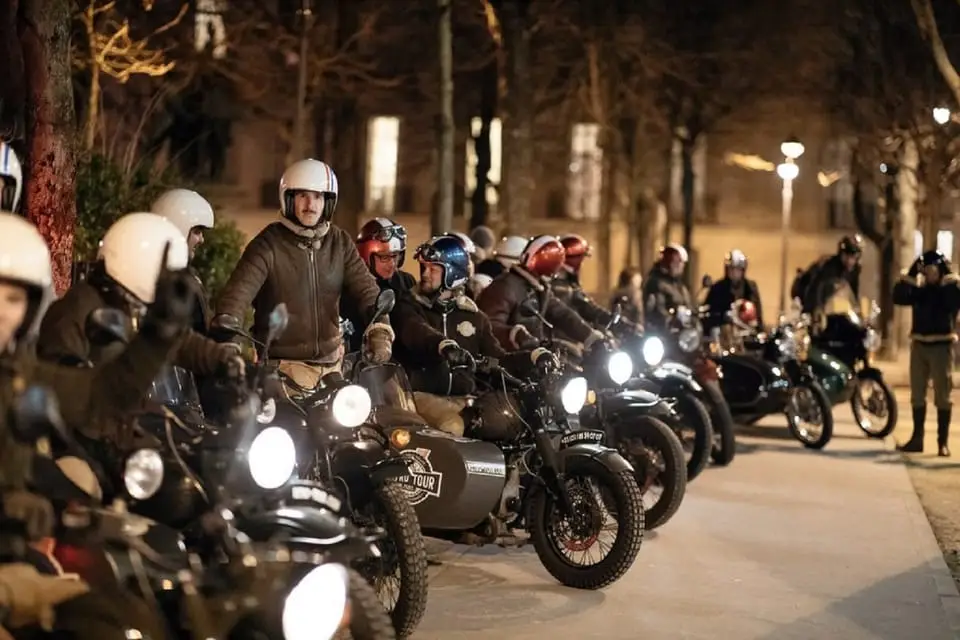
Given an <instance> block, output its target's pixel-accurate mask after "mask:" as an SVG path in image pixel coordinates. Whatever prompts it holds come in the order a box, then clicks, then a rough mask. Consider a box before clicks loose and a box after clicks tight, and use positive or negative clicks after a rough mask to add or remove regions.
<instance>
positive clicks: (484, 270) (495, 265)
mask: <svg viewBox="0 0 960 640" xmlns="http://www.w3.org/2000/svg"><path fill="white" fill-rule="evenodd" d="M506 270H507V268H506V267H505V266H503V263H502V262H500V261H499V260H497V259H496V258H487V259H486V260H481V261H480V263H479V264H477V273H480V274H483V275H485V276H490V277H491V278H496V277H497V276H499V275H500V274H501V273H503V272H504V271H506Z"/></svg>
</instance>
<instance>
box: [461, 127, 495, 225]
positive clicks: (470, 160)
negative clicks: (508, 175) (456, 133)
mask: <svg viewBox="0 0 960 640" xmlns="http://www.w3.org/2000/svg"><path fill="white" fill-rule="evenodd" d="M482 125H483V121H482V120H481V119H480V118H474V119H472V120H471V121H470V138H468V139H467V175H466V182H465V184H466V186H467V194H473V192H474V191H475V190H476V188H477V150H476V147H475V146H474V139H475V138H476V137H477V136H479V135H480V127H481V126H482ZM502 131H503V129H502V128H501V126H500V118H494V119H493V120H491V121H490V171H488V172H487V204H488V205H491V206H493V205H496V204H497V202H499V198H498V195H497V185H499V184H500V175H501V174H500V169H501V166H502V165H501V161H502V158H503V155H502V153H503V152H502V147H501V146H500V145H501V139H502V138H501V136H502Z"/></svg>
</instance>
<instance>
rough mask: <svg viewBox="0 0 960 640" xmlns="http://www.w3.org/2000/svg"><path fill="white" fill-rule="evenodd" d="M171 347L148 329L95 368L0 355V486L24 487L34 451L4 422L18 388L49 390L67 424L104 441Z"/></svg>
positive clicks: (24, 354)
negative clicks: (17, 437)
mask: <svg viewBox="0 0 960 640" xmlns="http://www.w3.org/2000/svg"><path fill="white" fill-rule="evenodd" d="M173 348H174V345H173V343H171V342H169V341H167V340H163V339H161V338H159V337H157V336H154V335H152V334H151V333H149V332H144V333H141V334H139V335H137V336H136V337H135V338H134V339H133V340H132V341H131V342H130V344H129V345H128V346H127V348H126V349H125V350H124V351H123V352H122V353H121V354H120V355H119V356H118V357H117V358H115V359H114V360H112V361H111V362H107V363H104V364H103V365H101V366H98V367H95V368H92V369H91V368H83V369H81V368H76V367H62V366H59V365H56V364H53V363H49V362H43V361H40V360H37V359H36V357H34V356H33V355H32V354H30V353H28V352H20V353H18V354H16V355H6V356H3V357H0V424H2V427H0V487H3V488H11V487H12V488H23V486H24V484H23V483H24V482H25V481H26V479H27V474H28V473H29V468H30V459H31V457H32V454H31V451H30V449H28V448H26V447H24V446H23V445H20V444H18V443H17V442H16V441H15V440H13V437H12V435H11V434H10V429H9V425H7V423H6V421H7V420H8V419H9V416H10V412H9V410H10V409H11V408H12V406H13V403H14V401H15V397H16V391H15V387H18V386H23V385H25V384H26V385H30V384H39V385H43V386H45V387H47V388H49V389H50V390H51V391H52V392H53V393H54V395H55V396H56V397H57V399H58V400H59V404H60V413H61V415H62V417H63V421H64V424H65V425H66V426H67V428H68V429H71V430H75V431H78V432H80V433H81V434H83V435H84V436H86V437H88V438H93V439H100V438H102V437H104V436H107V435H109V434H111V433H112V432H114V430H115V429H117V425H118V421H119V420H120V419H121V418H122V417H123V416H124V415H125V414H128V413H130V412H132V411H135V410H136V409H137V408H138V407H139V406H140V402H141V400H142V398H143V397H144V395H146V393H147V390H148V389H149V388H150V383H151V382H152V381H153V379H154V377H155V376H156V375H157V373H158V372H159V371H160V369H161V368H162V367H163V365H164V364H165V363H166V361H167V359H168V357H169V355H170V354H171V352H172V350H173Z"/></svg>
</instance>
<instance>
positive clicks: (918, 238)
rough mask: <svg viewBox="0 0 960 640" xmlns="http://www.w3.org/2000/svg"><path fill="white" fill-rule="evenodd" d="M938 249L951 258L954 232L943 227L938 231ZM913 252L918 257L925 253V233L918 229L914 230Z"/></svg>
mask: <svg viewBox="0 0 960 640" xmlns="http://www.w3.org/2000/svg"><path fill="white" fill-rule="evenodd" d="M937 251H939V252H940V253H942V254H943V255H945V256H947V258H950V257H951V256H952V255H953V232H952V231H949V230H945V229H941V230H940V231H938V232H937ZM913 253H914V255H916V256H917V257H919V256H920V254H921V253H923V234H922V233H921V232H920V231H919V230H917V231H914V232H913Z"/></svg>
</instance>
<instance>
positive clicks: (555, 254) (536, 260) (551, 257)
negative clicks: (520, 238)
mask: <svg viewBox="0 0 960 640" xmlns="http://www.w3.org/2000/svg"><path fill="white" fill-rule="evenodd" d="M565 257H566V252H565V251H564V249H563V245H562V244H560V241H559V240H557V239H556V238H555V237H554V236H537V237H535V238H533V239H532V240H531V241H530V242H528V243H527V246H526V248H525V249H524V250H523V253H522V254H520V266H521V267H523V268H524V269H526V270H527V271H529V272H530V273H532V274H534V275H536V276H544V277H547V278H551V277H553V276H555V275H556V274H557V272H558V271H560V267H562V266H563V260H564V258H565Z"/></svg>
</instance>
